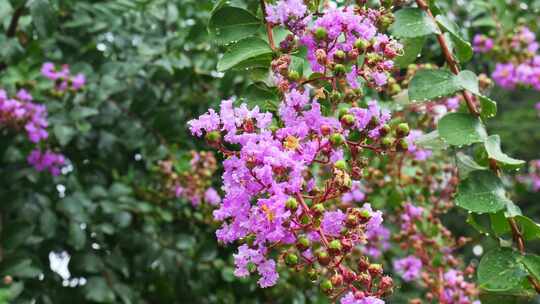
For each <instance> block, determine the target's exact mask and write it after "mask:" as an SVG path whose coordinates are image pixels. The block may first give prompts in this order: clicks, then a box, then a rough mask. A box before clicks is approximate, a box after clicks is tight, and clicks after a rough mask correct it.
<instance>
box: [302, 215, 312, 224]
mask: <svg viewBox="0 0 540 304" xmlns="http://www.w3.org/2000/svg"><path fill="white" fill-rule="evenodd" d="M310 222H311V218H310V217H309V215H307V214H305V213H304V214H302V216H301V217H300V224H302V225H307V224H309V223H310Z"/></svg>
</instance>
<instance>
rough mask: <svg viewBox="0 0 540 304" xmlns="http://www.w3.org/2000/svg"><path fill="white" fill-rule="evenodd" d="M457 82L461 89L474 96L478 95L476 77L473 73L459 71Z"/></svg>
mask: <svg viewBox="0 0 540 304" xmlns="http://www.w3.org/2000/svg"><path fill="white" fill-rule="evenodd" d="M457 82H458V85H459V86H460V87H461V88H462V89H465V90H467V91H469V92H471V93H473V94H475V95H478V94H480V89H479V86H478V76H476V74H475V73H474V72H471V71H468V70H465V71H461V72H460V73H459V74H458V75H457Z"/></svg>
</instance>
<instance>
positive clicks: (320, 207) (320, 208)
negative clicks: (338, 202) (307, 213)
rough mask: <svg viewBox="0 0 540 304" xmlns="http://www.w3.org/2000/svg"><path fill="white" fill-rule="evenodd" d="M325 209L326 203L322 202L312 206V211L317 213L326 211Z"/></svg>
mask: <svg viewBox="0 0 540 304" xmlns="http://www.w3.org/2000/svg"><path fill="white" fill-rule="evenodd" d="M324 209H325V208H324V205H323V204H321V203H319V204H315V205H313V207H311V211H313V213H314V214H315V215H321V214H322V213H323V212H324Z"/></svg>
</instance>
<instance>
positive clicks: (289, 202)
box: [285, 197, 298, 211]
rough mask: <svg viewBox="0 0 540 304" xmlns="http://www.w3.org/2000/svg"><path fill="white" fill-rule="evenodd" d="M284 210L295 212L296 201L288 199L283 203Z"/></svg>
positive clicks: (291, 198)
mask: <svg viewBox="0 0 540 304" xmlns="http://www.w3.org/2000/svg"><path fill="white" fill-rule="evenodd" d="M285 208H287V209H289V210H293V211H294V210H296V209H297V208H298V201H296V199H295V198H294V197H289V199H288V200H287V201H286V202H285Z"/></svg>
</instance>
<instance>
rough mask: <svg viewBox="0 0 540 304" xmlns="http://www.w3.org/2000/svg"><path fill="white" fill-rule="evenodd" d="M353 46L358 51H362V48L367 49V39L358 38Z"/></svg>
mask: <svg viewBox="0 0 540 304" xmlns="http://www.w3.org/2000/svg"><path fill="white" fill-rule="evenodd" d="M354 47H355V48H357V49H358V50H360V51H363V50H365V49H367V48H368V47H369V41H367V40H364V39H362V38H358V39H357V40H356V41H355V42H354Z"/></svg>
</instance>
